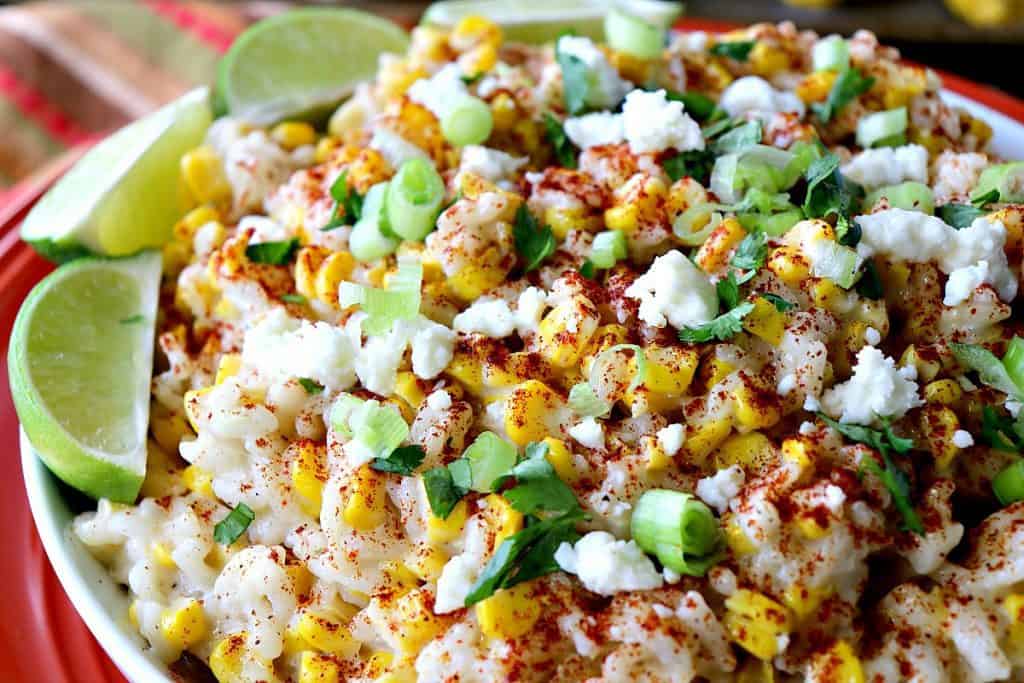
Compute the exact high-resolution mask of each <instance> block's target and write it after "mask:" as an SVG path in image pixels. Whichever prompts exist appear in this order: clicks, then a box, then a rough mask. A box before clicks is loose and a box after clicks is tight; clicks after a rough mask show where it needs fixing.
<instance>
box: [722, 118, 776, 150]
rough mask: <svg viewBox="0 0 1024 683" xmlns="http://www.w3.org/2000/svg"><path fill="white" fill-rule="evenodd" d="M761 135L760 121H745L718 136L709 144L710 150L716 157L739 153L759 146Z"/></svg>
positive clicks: (762, 133)
mask: <svg viewBox="0 0 1024 683" xmlns="http://www.w3.org/2000/svg"><path fill="white" fill-rule="evenodd" d="M763 135H764V132H763V129H762V128H761V122H760V121H756V120H755V121H747V122H746V123H744V124H743V125H740V126H736V127H734V128H733V129H732V130H730V131H729V132H728V133H725V134H723V135H722V136H720V137H719V138H718V139H717V140H715V141H714V142H713V143H712V144H711V149H712V151H713V152H714V153H715V154H716V155H722V154H731V153H732V152H739V151H741V150H744V149H746V148H747V147H753V146H754V145H757V144H760V142H761V137H762V136H763Z"/></svg>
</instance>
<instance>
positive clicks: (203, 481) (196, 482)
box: [181, 465, 213, 498]
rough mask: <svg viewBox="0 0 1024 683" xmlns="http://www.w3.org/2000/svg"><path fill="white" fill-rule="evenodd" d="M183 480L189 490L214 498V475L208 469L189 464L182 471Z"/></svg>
mask: <svg viewBox="0 0 1024 683" xmlns="http://www.w3.org/2000/svg"><path fill="white" fill-rule="evenodd" d="M181 482H182V483H183V484H184V485H185V488H187V489H188V490H189V491H193V492H195V493H198V494H199V495H201V496H205V497H206V498H213V475H212V474H210V473H209V472H207V471H206V470H204V469H202V468H200V467H196V466H195V465H189V466H188V467H186V468H185V469H184V470H182V472H181Z"/></svg>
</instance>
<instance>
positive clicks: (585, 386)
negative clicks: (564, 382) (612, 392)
mask: <svg viewBox="0 0 1024 683" xmlns="http://www.w3.org/2000/svg"><path fill="white" fill-rule="evenodd" d="M569 409H570V410H572V412H574V413H576V414H577V415H580V416H582V417H604V416H605V415H607V414H608V413H609V412H610V411H611V409H612V408H611V406H610V405H608V402H607V401H605V400H604V399H601V398H598V396H597V394H595V393H594V388H593V387H592V386H590V384H589V383H587V382H580V383H579V384H574V385H573V387H572V389H570V390H569Z"/></svg>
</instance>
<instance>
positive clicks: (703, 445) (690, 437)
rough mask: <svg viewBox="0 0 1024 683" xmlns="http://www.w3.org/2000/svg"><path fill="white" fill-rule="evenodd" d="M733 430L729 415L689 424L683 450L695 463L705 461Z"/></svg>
mask: <svg viewBox="0 0 1024 683" xmlns="http://www.w3.org/2000/svg"><path fill="white" fill-rule="evenodd" d="M731 431H732V420H731V419H729V418H727V417H720V418H715V419H713V420H708V421H706V422H703V423H700V424H697V425H695V424H692V423H691V424H689V425H687V428H686V432H687V434H686V441H684V442H683V450H684V451H685V452H686V454H687V455H689V457H690V460H691V461H693V462H695V463H700V462H703V461H704V459H705V458H707V457H708V455H710V453H711V451H713V450H715V449H716V448H717V447H718V446H719V445H720V444H721V443H722V442H723V441H725V439H726V437H727V436H729V432H731Z"/></svg>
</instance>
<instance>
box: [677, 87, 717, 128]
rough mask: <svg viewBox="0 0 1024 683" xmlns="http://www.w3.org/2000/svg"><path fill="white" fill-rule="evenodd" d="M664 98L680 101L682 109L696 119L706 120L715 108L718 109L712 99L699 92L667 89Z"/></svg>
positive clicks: (713, 112)
mask: <svg viewBox="0 0 1024 683" xmlns="http://www.w3.org/2000/svg"><path fill="white" fill-rule="evenodd" d="M665 98H666V99H668V100H675V101H677V102H682V103H683V109H685V110H686V113H687V114H689V115H690V116H691V117H693V118H694V119H695V120H696V121H707V120H708V119H710V118H711V117H712V116H713V115H714V114H715V110H716V109H718V105H717V104H715V101H714V100H713V99H711V98H710V97H708V96H707V95H702V94H700V93H699V92H676V91H674V90H669V91H668V93H667V94H666V95H665ZM719 111H720V110H719Z"/></svg>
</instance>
